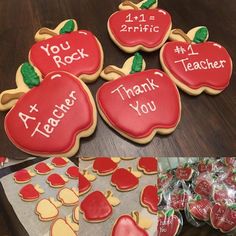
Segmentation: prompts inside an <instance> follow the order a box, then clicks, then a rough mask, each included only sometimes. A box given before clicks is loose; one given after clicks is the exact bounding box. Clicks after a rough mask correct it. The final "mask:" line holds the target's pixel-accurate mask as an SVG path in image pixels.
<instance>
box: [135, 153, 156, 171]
mask: <svg viewBox="0 0 236 236" xmlns="http://www.w3.org/2000/svg"><path fill="white" fill-rule="evenodd" d="M138 169H139V170H141V171H143V172H144V173H145V174H147V175H153V174H157V158H155V157H140V159H139V161H138Z"/></svg>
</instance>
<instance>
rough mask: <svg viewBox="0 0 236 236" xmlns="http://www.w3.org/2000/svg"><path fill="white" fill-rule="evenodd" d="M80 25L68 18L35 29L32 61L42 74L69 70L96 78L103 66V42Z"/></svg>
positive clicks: (86, 79)
mask: <svg viewBox="0 0 236 236" xmlns="http://www.w3.org/2000/svg"><path fill="white" fill-rule="evenodd" d="M77 29H78V27H77V23H76V21H75V20H65V21H63V22H62V23H60V24H59V25H58V26H57V27H56V28H55V29H54V30H50V29H48V28H42V29H40V30H39V31H38V32H37V33H36V35H35V39H36V41H37V43H36V44H34V45H33V46H32V48H31V50H30V52H29V61H30V62H31V63H32V65H34V66H35V67H37V68H38V69H39V71H40V72H41V73H42V74H43V76H46V75H47V74H48V73H50V72H53V71H66V72H68V73H71V74H73V75H75V76H76V77H78V78H79V79H82V80H84V81H87V82H91V81H93V80H95V79H97V77H98V76H99V74H100V72H101V69H102V66H103V51H102V47H101V44H100V43H99V41H98V39H97V38H96V37H95V36H94V35H93V34H92V33H91V32H89V31H86V30H79V31H77Z"/></svg>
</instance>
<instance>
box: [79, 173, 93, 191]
mask: <svg viewBox="0 0 236 236" xmlns="http://www.w3.org/2000/svg"><path fill="white" fill-rule="evenodd" d="M90 188H91V183H90V181H89V180H88V179H87V178H85V177H84V175H82V174H81V173H80V172H79V195H83V194H84V193H87V192H88V191H89V190H90Z"/></svg>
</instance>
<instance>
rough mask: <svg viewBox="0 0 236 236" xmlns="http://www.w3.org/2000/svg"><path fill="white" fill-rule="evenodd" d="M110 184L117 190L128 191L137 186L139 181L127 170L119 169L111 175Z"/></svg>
mask: <svg viewBox="0 0 236 236" xmlns="http://www.w3.org/2000/svg"><path fill="white" fill-rule="evenodd" d="M111 183H112V184H113V185H115V186H116V188H118V189H119V190H123V191H128V190H131V189H133V188H135V187H136V186H137V185H138V184H139V179H138V178H137V177H136V176H134V175H133V174H132V173H131V172H130V171H128V170H127V169H124V168H119V169H117V170H116V171H115V172H114V173H113V174H112V176H111Z"/></svg>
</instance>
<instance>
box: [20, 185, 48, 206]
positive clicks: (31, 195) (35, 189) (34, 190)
mask: <svg viewBox="0 0 236 236" xmlns="http://www.w3.org/2000/svg"><path fill="white" fill-rule="evenodd" d="M42 193H44V190H43V189H42V188H41V187H40V186H39V185H38V184H36V185H35V186H34V185H33V184H27V185H25V186H24V187H22V188H21V190H20V191H19V196H20V197H21V199H22V200H23V201H25V202H32V201H36V200H37V199H38V198H39V197H40V194H42Z"/></svg>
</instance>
